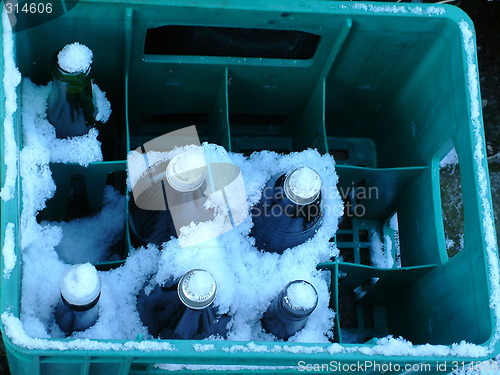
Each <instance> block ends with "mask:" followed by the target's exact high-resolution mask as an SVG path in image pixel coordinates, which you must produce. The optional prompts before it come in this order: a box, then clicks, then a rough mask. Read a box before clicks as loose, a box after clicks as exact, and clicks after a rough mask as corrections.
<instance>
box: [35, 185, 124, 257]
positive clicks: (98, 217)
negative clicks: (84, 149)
mask: <svg viewBox="0 0 500 375" xmlns="http://www.w3.org/2000/svg"><path fill="white" fill-rule="evenodd" d="M125 208H126V202H125V196H123V195H121V194H120V193H119V192H118V191H117V190H115V189H114V188H113V187H112V186H106V187H105V189H104V196H103V202H102V209H101V211H99V212H98V213H97V214H95V215H93V216H90V217H83V218H79V219H75V220H71V221H68V222H49V221H45V222H42V223H41V224H42V225H43V226H48V227H51V228H60V229H61V233H62V239H61V241H60V242H59V244H58V245H57V246H56V248H55V250H56V251H57V253H58V254H59V257H61V259H63V260H64V261H66V262H68V263H72V264H77V263H85V262H91V263H97V262H102V261H104V260H113V256H114V255H115V256H116V254H110V253H109V249H110V248H111V247H112V246H113V245H115V244H116V243H117V242H118V241H119V240H120V239H121V238H122V237H123V232H124V229H125V222H126V218H125ZM89 233H92V236H89ZM89 249H92V250H91V251H89Z"/></svg>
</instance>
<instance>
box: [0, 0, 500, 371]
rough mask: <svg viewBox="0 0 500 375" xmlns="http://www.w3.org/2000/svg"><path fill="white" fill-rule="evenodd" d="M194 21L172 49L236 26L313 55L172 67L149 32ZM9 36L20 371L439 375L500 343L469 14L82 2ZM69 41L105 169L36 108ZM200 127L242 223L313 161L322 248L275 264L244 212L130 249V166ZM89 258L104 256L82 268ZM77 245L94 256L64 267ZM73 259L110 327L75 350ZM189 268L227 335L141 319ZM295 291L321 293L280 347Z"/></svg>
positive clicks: (440, 9) (10, 242)
mask: <svg viewBox="0 0 500 375" xmlns="http://www.w3.org/2000/svg"><path fill="white" fill-rule="evenodd" d="M90 14H92V17H89V15H90ZM187 14H189V19H187V18H186V15H187ZM242 14H244V15H245V17H242ZM191 22H192V23H193V25H192V26H193V27H198V26H199V27H198V29H199V31H200V32H201V33H202V35H197V34H193V35H192V38H194V39H189V38H188V39H187V40H182V41H173V43H174V44H175V43H178V45H177V46H175V45H174V47H175V48H174V49H172V50H171V51H178V50H179V48H177V47H179V44H180V43H184V44H185V45H184V46H181V47H182V50H186V48H188V47H190V46H191V45H190V43H195V42H196V41H197V39H196V38H202V39H201V40H202V41H203V40H204V39H203V38H214V39H216V40H217V41H218V43H219V45H220V44H224V43H226V42H227V38H228V35H230V36H231V34H230V32H233V31H234V30H236V31H235V32H236V34H234V35H233V37H234V38H235V40H237V41H238V43H242V44H243V45H245V43H250V44H252V43H255V41H253V40H250V39H248V38H246V37H245V33H244V32H241V29H245V28H246V29H251V30H256V29H258V28H263V29H270V30H281V31H283V30H287V31H290V30H291V31H296V33H295V34H286V35H287V38H288V37H290V35H292V36H293V37H294V38H303V37H307V38H309V39H311V38H312V40H316V41H319V42H317V43H315V44H314V46H313V47H314V48H312V47H311V48H312V49H311V50H310V51H309V52H311V53H308V54H307V55H300V56H301V58H298V57H297V58H293V56H292V58H289V57H290V56H289V54H290V53H293V50H292V51H291V52H290V50H288V52H287V53H286V57H287V58H278V57H276V56H274V57H273V56H268V55H265V56H258V54H259V51H262V50H265V48H266V47H268V46H266V44H265V43H266V40H263V41H262V42H258V43H257V47H258V48H256V47H255V45H254V47H255V48H254V50H253V52H252V53H253V54H252V56H251V57H249V56H242V57H239V56H233V55H231V56H219V55H210V56H198V55H196V54H182V55H176V54H174V53H173V52H172V53H170V52H169V50H168V48H166V49H165V46H155V45H154V43H158V40H156V41H155V39H148V35H152V34H151V33H149V32H148V30H154V29H162V30H163V27H165V26H166V25H186V23H188V24H189V23H191ZM75 25H76V26H75ZM2 26H3V37H2V48H3V60H2V64H1V67H2V69H3V84H2V94H3V98H4V99H5V100H3V101H1V111H0V114H1V115H2V116H3V118H4V121H3V128H2V131H1V132H0V142H1V144H0V146H1V153H2V154H1V164H0V168H1V189H2V190H1V198H2V210H1V233H2V243H1V248H2V262H1V265H2V269H1V272H0V275H1V276H2V289H1V294H2V298H1V318H2V319H1V328H2V335H3V340H4V342H5V344H6V350H7V353H8V356H9V361H10V366H11V368H12V369H14V370H16V369H19V371H20V373H33V370H34V371H35V372H36V371H39V372H40V373H42V374H45V373H47V374H48V373H54V372H55V373H57V372H60V371H66V372H72V373H73V372H74V373H77V372H78V373H82V374H88V373H96V374H105V373H106V374H107V373H117V374H121V373H127V372H129V371H132V372H133V371H136V372H141V371H142V373H148V372H154V371H155V369H159V370H161V369H166V370H172V369H175V370H179V369H180V370H183V371H198V370H207V371H211V370H217V369H218V370H221V371H232V370H237V371H246V370H248V371H251V370H254V371H256V372H259V373H268V372H273V371H278V370H279V371H285V372H286V371H288V370H289V369H294V370H295V369H298V367H297V366H298V361H299V360H304V361H307V362H308V363H328V362H330V361H331V360H333V359H341V360H342V361H344V362H346V363H355V362H356V361H360V360H361V361H364V360H372V361H380V362H387V361H392V362H394V363H398V364H404V363H408V362H411V363H414V362H422V361H423V362H426V363H433V364H435V361H437V360H439V361H445V360H446V361H451V360H460V361H461V360H464V361H470V360H482V359H485V358H487V357H492V356H494V355H495V354H496V353H497V352H498V345H499V343H498V342H499V339H500V334H499V333H497V331H498V329H499V327H498V326H499V322H500V306H499V301H500V295H499V285H500V283H499V280H500V278H499V275H498V254H497V244H496V240H495V235H494V224H493V216H492V210H491V199H490V194H489V186H488V178H487V169H486V161H485V155H486V153H485V147H484V139H483V135H482V130H481V126H482V124H481V113H480V110H481V106H480V100H479V86H478V84H479V81H478V74H477V65H476V57H475V43H474V32H473V28H472V24H471V23H470V20H468V18H467V16H466V15H465V14H463V13H462V12H461V11H460V10H458V9H457V8H454V7H449V6H441V5H440V6H436V5H433V6H429V5H426V4H393V5H377V4H364V3H360V2H356V3H349V2H321V1H310V2H308V4H307V5H304V4H303V3H300V2H295V1H292V2H289V3H287V4H286V6H285V5H283V4H281V5H280V4H278V3H269V4H268V5H266V7H264V8H259V7H257V6H256V5H248V4H247V5H244V4H242V3H241V4H240V3H239V2H238V1H233V2H230V3H227V2H218V1H216V2H215V3H214V2H213V1H208V0H199V1H197V6H196V7H187V6H183V5H179V4H174V3H173V2H169V1H167V2H162V3H161V4H160V3H154V4H153V3H152V4H136V3H135V2H133V1H129V0H123V1H122V2H113V3H107V2H104V3H103V2H97V1H95V0H81V1H80V2H79V3H78V5H77V6H75V7H74V8H73V9H71V11H69V12H67V13H66V14H64V15H62V16H60V17H58V18H55V19H53V20H51V21H50V22H46V23H43V24H40V25H38V26H36V27H34V28H31V29H26V30H23V31H22V32H18V33H14V34H13V33H12V31H11V29H10V22H9V20H8V16H7V14H6V13H5V12H4V13H3V16H2ZM223 28H227V29H226V30H223V32H220V31H221V30H220V29H223ZM56 29H57V30H62V31H63V32H60V33H56V32H54V31H55V30H56ZM89 29H92V30H93V32H92V33H88V32H85V33H84V32H83V30H89ZM174 29H175V28H174ZM231 30H232V31H231ZM160 31H161V30H160ZM228 33H229V34H228ZM153 34H154V33H153ZM250 34H251V33H250ZM250 34H249V35H250ZM247 37H248V35H247ZM245 38H246V39H245ZM40 40H43V41H44V43H40ZM299 41H300V40H299ZM74 42H78V43H80V44H82V45H85V46H88V47H89V48H90V50H92V57H91V60H92V70H91V71H92V78H93V79H94V80H95V83H97V84H98V85H99V86H96V85H94V86H93V93H94V97H95V99H96V100H98V102H99V103H100V104H99V105H98V106H99V108H100V110H99V111H100V116H101V117H102V118H103V119H104V118H106V117H109V122H110V124H111V126H112V127H111V128H110V129H116V134H115V135H116V137H117V139H118V140H119V141H118V142H117V145H118V146H119V147H120V148H122V149H120V152H117V153H116V154H115V157H114V158H111V159H110V158H109V157H108V155H107V154H106V155H104V154H103V152H102V150H103V149H102V146H103V145H102V144H100V141H99V139H101V138H99V136H100V135H99V134H97V133H98V132H97V130H95V129H94V130H91V131H90V132H89V134H87V135H85V136H82V137H76V138H74V139H69V140H59V139H56V138H55V133H54V130H53V128H52V126H51V125H50V124H49V123H48V122H47V120H46V117H45V101H46V98H47V95H48V92H49V90H50V86H47V83H48V82H49V81H50V79H51V77H50V69H49V67H50V61H51V59H52V57H53V54H54V53H55V52H56V51H58V50H60V49H61V48H62V47H63V46H64V45H66V44H71V43H74ZM296 42H297V40H296ZM259 43H264V45H260V44H259ZM145 44H147V45H148V48H147V49H145V47H144V46H145ZM298 44H300V43H298ZM160 47H161V48H160ZM159 48H160V49H161V51H162V54H152V53H149V52H150V51H153V50H154V51H157V50H158V49H159ZM172 48H173V47H172ZM193 48H194V47H193ZM238 48H239V47H238ZM238 48H237V49H236V51H238ZM285 48H286V46H285ZM194 50H199V49H196V48H194ZM148 51H149V52H148ZM235 53H236V52H235ZM256 56H257V57H256ZM279 56H285V55H279ZM297 56H298V55H297ZM84 57H85V58H86V60H89V55H88V54H87V55H85V56H84ZM85 65H86V63H85V64H83V65H82V66H81V67H78V69H84V68H85ZM21 75H22V77H21ZM430 82H432V84H429V83H430ZM99 88H101V89H102V90H100V89H99ZM111 108H112V112H111ZM193 124H194V125H196V129H197V131H198V134H199V137H200V140H201V143H202V148H203V152H204V155H205V157H206V158H207V160H208V161H209V162H223V163H232V164H234V165H236V166H237V167H238V168H239V169H240V170H241V173H242V176H243V180H244V183H245V194H246V196H247V202H246V203H247V206H248V207H247V208H246V209H247V210H250V208H251V207H252V206H253V205H255V204H256V203H257V202H258V201H259V199H260V197H261V194H262V189H263V187H264V185H265V184H266V182H267V181H268V180H269V178H271V176H273V175H275V174H280V173H286V172H289V171H291V170H293V169H295V168H297V167H301V166H308V167H310V168H313V169H314V170H316V171H317V172H318V174H319V176H320V178H321V183H322V201H321V207H322V212H323V214H324V218H323V225H322V226H321V228H320V229H319V230H318V232H317V233H316V234H315V236H314V237H313V238H311V239H310V240H309V241H307V242H305V243H303V244H301V245H299V246H296V247H294V248H290V249H287V250H285V251H284V253H283V254H281V255H280V254H276V253H269V252H263V251H259V250H258V249H256V248H255V246H254V239H253V238H252V237H251V236H249V233H250V231H251V228H252V219H251V216H250V215H248V216H247V217H246V218H245V220H244V221H243V222H242V223H241V224H240V225H237V226H236V227H235V228H233V229H232V230H230V231H228V232H226V233H224V234H222V235H220V236H219V237H217V238H213V239H210V240H209V241H207V242H205V243H199V244H193V245H192V246H187V247H185V246H181V245H182V243H180V239H175V238H174V239H172V240H170V241H167V242H166V243H164V244H163V246H162V249H161V250H160V249H158V248H157V247H156V246H152V245H149V246H147V247H141V248H132V247H131V245H130V239H129V228H128V217H127V214H128V211H127V206H126V204H127V199H131V195H130V194H129V192H128V191H127V190H128V188H129V187H128V186H127V181H126V173H127V153H128V152H129V151H130V150H135V149H136V148H138V147H140V146H141V145H142V144H144V143H146V142H148V141H150V140H151V139H154V138H156V137H159V136H161V135H163V134H166V133H168V132H171V131H174V130H177V129H180V128H182V127H185V126H189V125H193ZM453 147H454V148H455V150H456V154H457V155H458V160H459V164H460V173H461V179H462V180H461V183H462V191H463V197H462V200H463V204H464V212H465V213H466V214H465V217H464V238H463V246H462V248H461V249H460V251H459V252H458V253H457V254H456V255H455V256H454V257H453V259H449V258H448V256H447V253H446V240H445V236H444V230H443V217H442V213H441V204H440V203H441V202H440V194H439V186H440V184H439V178H438V177H437V176H439V162H440V160H442V159H443V158H444V157H445V156H446V155H447V154H448V153H449V151H450V150H451V149H452V148H453ZM123 150H126V152H123ZM18 171H19V175H18ZM75 171H76V172H75ZM68 173H69V174H71V173H80V174H82V175H83V176H84V177H85V180H86V185H87V188H88V189H90V190H89V191H91V192H90V193H89V204H90V211H91V215H89V216H88V217H86V218H83V219H76V220H69V221H65V220H64V218H63V216H64V215H63V214H61V211H62V210H64V209H65V204H66V203H65V202H66V201H67V199H68V198H67V191H68V189H67V188H66V189H65V187H64V186H63V185H64V184H65V183H66V184H67V183H68V182H67V181H68V179H69V177H70V176H69V175H68ZM113 174H117V175H118V177H116V176H117V175H114V177H113V176H112V178H111V177H110V178H109V179H108V176H109V175H113ZM61 181H66V182H61ZM109 181H113V183H111V186H109V185H110V184H108V183H107V182H109ZM61 202H64V203H61ZM184 234H185V235H187V234H186V233H184ZM73 243H74V244H75V246H72V244H73ZM90 248H92V249H90ZM86 249H87V250H88V251H89V253H88V254H87V255H88V256H91V255H92V256H95V258H90V259H87V260H85V261H84V258H85V256H86V254H82V253H83V252H84V251H85V250H86ZM72 251H78V252H79V254H78V256H79V257H80V256H82V255H83V256H82V258H79V259H70V257H68V253H69V254H71V252H72ZM63 259H65V260H63ZM77 261H78V262H86V261H90V262H91V263H93V264H95V265H96V267H97V269H98V270H99V271H98V273H99V277H100V279H101V286H102V291H101V298H100V301H99V319H98V321H97V323H96V324H95V325H94V326H92V327H91V328H89V329H87V330H85V331H82V332H77V333H74V334H73V335H72V336H71V337H70V338H66V337H65V334H64V333H63V332H62V331H61V330H60V329H59V328H58V327H57V324H56V323H55V320H54V315H53V312H54V307H55V305H56V304H57V303H58V301H59V298H60V295H59V278H60V276H61V275H62V274H63V273H64V272H65V270H67V269H68V268H69V267H70V264H71V263H73V262H77ZM194 268H203V269H206V270H207V271H209V272H210V273H211V274H212V275H213V276H214V277H215V279H216V281H217V286H218V292H217V297H216V300H215V303H214V305H215V306H216V308H217V310H218V312H220V313H228V314H229V315H231V316H232V320H231V321H230V323H229V333H228V336H227V337H226V338H224V339H223V338H221V337H210V338H209V339H207V340H202V341H197V340H155V339H154V338H152V337H151V336H150V335H149V334H148V332H147V329H146V328H145V327H144V326H143V324H142V322H141V321H140V318H139V314H138V312H137V308H136V295H137V293H138V292H139V290H141V288H143V287H144V285H145V284H146V285H149V287H152V286H154V285H155V283H157V282H158V281H159V280H163V279H165V278H166V277H169V276H174V277H180V276H182V275H183V274H184V273H185V272H187V271H188V270H190V269H194ZM292 280H306V281H308V282H310V283H311V284H312V285H313V286H314V288H315V289H316V290H317V292H318V304H317V307H316V309H315V310H314V312H313V313H312V315H311V316H310V318H309V319H308V321H307V324H306V326H305V328H304V329H303V330H301V331H299V332H298V333H297V334H296V335H294V336H292V337H291V338H290V339H289V340H288V341H287V342H284V341H280V340H277V339H276V338H275V337H274V336H272V335H271V334H269V333H265V331H264V330H263V329H262V324H261V322H260V319H261V317H262V314H263V312H264V311H265V310H266V309H267V307H268V306H269V304H270V303H271V301H272V300H273V298H274V297H275V296H276V295H277V294H278V293H279V292H280V291H281V290H282V289H283V287H284V286H285V285H286V284H288V283H289V282H290V281H292ZM295 292H296V293H295V294H300V293H299V292H300V291H295ZM301 302H302V303H303V304H307V303H306V302H310V301H301ZM111 357H112V358H111ZM206 366H209V367H206ZM212 366H213V367H212ZM239 366H242V367H239ZM246 366H248V367H246ZM252 366H253V367H252Z"/></svg>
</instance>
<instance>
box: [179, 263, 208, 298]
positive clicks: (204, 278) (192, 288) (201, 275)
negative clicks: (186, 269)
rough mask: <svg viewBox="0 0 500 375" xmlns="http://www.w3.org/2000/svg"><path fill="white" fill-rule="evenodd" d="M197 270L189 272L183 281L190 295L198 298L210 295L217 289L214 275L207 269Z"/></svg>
mask: <svg viewBox="0 0 500 375" xmlns="http://www.w3.org/2000/svg"><path fill="white" fill-rule="evenodd" d="M195 271H196V272H190V273H188V274H187V275H186V276H185V277H184V279H183V282H182V283H181V284H182V286H183V287H184V288H183V289H185V290H186V291H187V292H188V295H189V296H192V297H194V298H196V299H198V298H200V299H201V297H204V298H206V297H209V296H211V295H213V293H215V291H216V283H215V279H214V277H213V276H212V275H211V274H210V273H209V272H207V271H204V270H195Z"/></svg>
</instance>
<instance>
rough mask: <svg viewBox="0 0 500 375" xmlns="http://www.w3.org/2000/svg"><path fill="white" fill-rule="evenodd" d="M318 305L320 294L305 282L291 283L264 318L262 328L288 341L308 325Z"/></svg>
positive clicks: (273, 302)
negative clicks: (309, 318)
mask: <svg viewBox="0 0 500 375" xmlns="http://www.w3.org/2000/svg"><path fill="white" fill-rule="evenodd" d="M317 304H318V293H317V292H316V289H315V288H314V286H312V284H310V283H309V282H307V281H304V280H295V281H291V282H289V283H288V284H287V285H286V286H285V288H283V290H282V291H281V292H280V294H278V296H277V297H276V298H275V299H274V300H273V301H272V302H271V305H270V306H269V308H268V309H267V310H266V312H265V313H264V315H263V316H262V319H261V323H262V327H263V328H264V330H265V331H266V332H269V333H272V334H273V335H274V336H276V337H278V338H280V339H283V340H288V339H289V338H290V337H291V336H293V335H295V334H296V333H297V332H298V331H300V330H301V329H302V328H304V326H305V325H306V322H307V318H308V317H309V316H310V315H311V313H312V312H313V311H314V309H315V308H316V305H317Z"/></svg>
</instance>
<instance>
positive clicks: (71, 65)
mask: <svg viewBox="0 0 500 375" xmlns="http://www.w3.org/2000/svg"><path fill="white" fill-rule="evenodd" d="M57 62H58V64H59V67H60V68H61V69H62V70H64V71H66V72H68V73H86V72H87V71H88V70H89V68H90V64H92V51H91V50H90V48H88V47H87V46H85V45H83V44H80V43H78V42H75V43H71V44H68V45H66V46H64V48H63V49H62V50H61V52H59V54H58V55H57Z"/></svg>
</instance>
